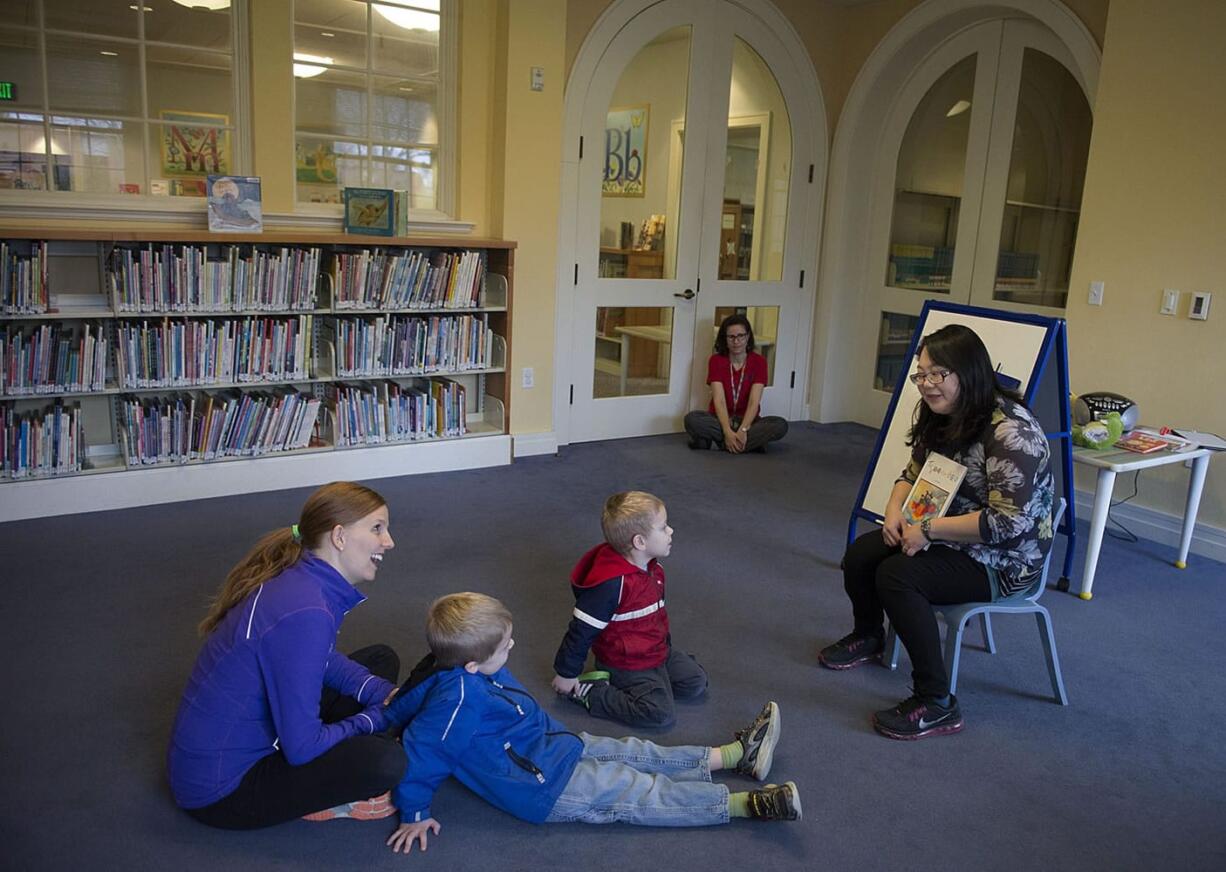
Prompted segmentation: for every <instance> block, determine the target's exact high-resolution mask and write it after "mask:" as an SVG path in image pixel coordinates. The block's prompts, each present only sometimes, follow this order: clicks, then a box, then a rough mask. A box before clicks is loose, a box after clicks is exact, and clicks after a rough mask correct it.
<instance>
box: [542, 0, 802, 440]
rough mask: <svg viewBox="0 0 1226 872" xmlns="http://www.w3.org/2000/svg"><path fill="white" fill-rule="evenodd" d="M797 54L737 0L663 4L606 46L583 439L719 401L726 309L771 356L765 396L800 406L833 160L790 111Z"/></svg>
mask: <svg viewBox="0 0 1226 872" xmlns="http://www.w3.org/2000/svg"><path fill="white" fill-rule="evenodd" d="M749 5H751V6H752V5H753V4H749ZM716 7H718V8H716ZM791 63H792V60H791V57H790V56H789V54H788V52H787V51H786V49H785V47H784V46H783V45H782V44H781V42H780V41H779V39H778V38H777V37H776V36H775V35H774V34H773V33H772V32H771V29H770V27H769V26H767V25H766V24H765V23H764V22H763V21H762V20H760V19H759V18H758V17H757V16H755V15H753V14H751V13H750V12H749V11H747V9H746V8H745V6H743V5H742V4H739V3H735V2H726V0H714V2H698V0H662V2H659V3H655V4H652V5H649V6H647V7H646V8H645V9H643V10H642V11H640V12H639V13H638V14H637V15H635V16H634V17H633V18H632V19H631V20H630V21H629V22H628V23H627V24H626V26H624V27H623V28H621V29H620V30H619V31H618V32H617V34H616V36H614V37H613V39H612V40H611V42H610V43H609V45H608V48H607V49H606V50H605V51H604V53H603V55H602V56H601V58H600V60H599V63H598V64H597V66H596V69H595V73H594V75H593V76H592V77H591V81H590V84H589V86H588V89H587V92H586V95H585V98H584V100H583V103H582V134H581V135H582V137H583V148H582V153H581V155H580V159H579V163H578V173H577V182H576V192H575V197H576V205H575V213H574V214H575V217H576V220H575V228H574V239H575V265H574V284H573V298H572V302H573V306H572V308H571V310H570V311H571V313H572V318H571V323H570V330H569V335H570V338H571V346H570V349H569V352H570V353H569V356H568V359H567V361H566V364H567V366H568V367H569V372H570V384H571V389H570V396H569V403H568V407H567V409H566V413H567V415H568V422H567V423H568V425H569V427H568V434H567V435H568V438H569V440H570V441H585V440H591V439H605V438H614V437H623V436H638V435H648V434H655V433H669V432H676V431H678V430H680V429H681V419H682V417H683V416H684V414H685V412H686V411H688V410H689V409H690V408H693V407H695V406H697V405H699V404H703V405H705V402H706V387H705V376H706V360H707V356H708V355H709V354H710V352H711V346H712V342H713V339H714V331H715V327H716V325H717V324H718V322H719V321H720V320H722V318H723V317H725V316H726V315H727V314H730V313H731V312H733V311H742V312H744V313H745V314H747V315H748V316H749V317H750V320H751V321H752V322H753V323H754V325H755V332H756V334H757V336H758V345H759V350H760V351H762V352H763V353H764V354H766V356H767V359H768V361H770V363H771V367H770V368H771V376H772V378H771V385H770V387H769V388H768V389H767V392H766V395H765V397H764V401H763V406H764V409H765V410H766V411H767V412H769V413H771V414H779V415H784V416H786V417H793V418H794V417H798V416H799V415H800V412H801V407H802V399H801V398H802V396H803V389H804V379H803V377H801V378H799V379H798V378H796V372H797V371H800V372H801V373H803V372H804V369H805V366H804V364H803V363H802V361H803V360H805V359H807V353H808V342H809V335H808V330H807V329H805V325H807V324H808V323H809V319H810V318H811V313H812V299H813V294H812V286H813V281H812V279H809V280H808V281H804V278H803V275H802V271H803V270H804V269H805V267H804V265H803V259H804V257H805V256H808V257H809V260H810V262H812V254H813V252H812V246H805V245H804V244H803V242H802V239H803V238H804V236H805V235H806V226H805V225H806V222H808V225H809V227H808V228H807V232H808V234H812V235H813V236H814V238H815V233H816V229H815V228H814V227H813V226H812V225H813V224H814V223H815V210H812V209H809V208H806V207H807V205H808V203H809V201H812V200H814V199H815V197H814V196H813V194H812V191H813V190H814V187H812V186H814V185H816V186H820V181H821V178H822V173H823V172H824V167H815V166H812V164H813V163H814V161H813V160H812V159H811V158H807V157H799V158H798V155H808V156H811V155H813V154H814V153H815V151H816V149H815V147H814V142H815V137H814V129H815V127H816V126H817V124H816V123H815V119H812V118H807V119H804V120H803V121H802V122H800V123H798V121H797V119H795V118H794V117H793V116H794V115H795V113H793V112H789V109H788V107H789V106H797V105H803V104H804V99H803V97H802V95H801V93H800V89H801V85H800V84H799V82H800V81H801V78H800V77H799V76H798V75H796V74H795V73H794V72H793V71H792V70H791V68H790V66H789V65H790V64H791ZM781 68H782V69H781ZM810 99H812V95H810ZM814 177H816V182H815V181H814ZM808 269H809V275H810V276H811V275H812V268H811V266H810V267H809V268H808Z"/></svg>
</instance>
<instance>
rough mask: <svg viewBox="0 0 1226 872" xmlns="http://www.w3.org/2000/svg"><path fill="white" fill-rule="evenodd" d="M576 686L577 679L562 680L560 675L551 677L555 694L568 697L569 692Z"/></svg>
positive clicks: (577, 683)
mask: <svg viewBox="0 0 1226 872" xmlns="http://www.w3.org/2000/svg"><path fill="white" fill-rule="evenodd" d="M578 686H579V679H578V678H563V677H562V676H561V675H555V676H554V677H553V689H554V691H556V692H557V693H560V694H563V695H566V696H569V695H570V692H571V691H572V690H574V689H575V688H576V687H578Z"/></svg>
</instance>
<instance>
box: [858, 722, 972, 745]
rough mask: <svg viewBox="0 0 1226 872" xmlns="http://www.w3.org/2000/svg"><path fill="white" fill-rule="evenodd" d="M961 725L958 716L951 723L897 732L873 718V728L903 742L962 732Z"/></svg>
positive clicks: (888, 737)
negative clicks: (908, 731) (907, 731)
mask: <svg viewBox="0 0 1226 872" xmlns="http://www.w3.org/2000/svg"><path fill="white" fill-rule="evenodd" d="M962 726H963V724H962V719H961V718H958V720H956V721H954V722H953V723H952V724H938V725H936V726H933V727H931V728H929V729H927V730H918V731H916V732H914V733H899V732H896V731H895V730H891V729H890V728H889V727H883V726H882V725H881V724H879V723H877V720H876V719H875V718H874V719H873V729H874V730H876V731H877V732H878V733H880V734H881V735H883V736H885V737H886V738H887V739H898V740H899V741H903V742H909V741H912V740H913V739H926V738H928V737H929V736H949V735H952V734H954V733H960V732H962Z"/></svg>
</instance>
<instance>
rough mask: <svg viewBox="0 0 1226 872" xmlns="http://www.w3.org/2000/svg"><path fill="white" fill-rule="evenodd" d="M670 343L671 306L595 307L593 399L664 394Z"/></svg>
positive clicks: (671, 330)
mask: <svg viewBox="0 0 1226 872" xmlns="http://www.w3.org/2000/svg"><path fill="white" fill-rule="evenodd" d="M672 342H673V310H672V308H671V307H667V306H665V307H659V308H657V307H654V306H650V307H649V306H640V307H626V308H623V307H620V306H618V307H608V308H606V307H603V306H602V307H600V308H598V309H597V310H596V359H595V361H594V367H595V370H594V372H593V378H592V397H593V399H598V400H599V399H608V398H610V397H630V396H644V395H646V394H667V393H668V375H669V367H670V365H671V356H672V351H673V346H672Z"/></svg>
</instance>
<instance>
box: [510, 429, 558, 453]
mask: <svg viewBox="0 0 1226 872" xmlns="http://www.w3.org/2000/svg"><path fill="white" fill-rule="evenodd" d="M511 438H513V439H514V440H515V450H514V454H515V456H516V457H535V456H537V455H539V454H557V453H558V437H557V435H556V434H554V433H553V431H549V432H547V433H523V434H516V435H515V436H512V437H511Z"/></svg>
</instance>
